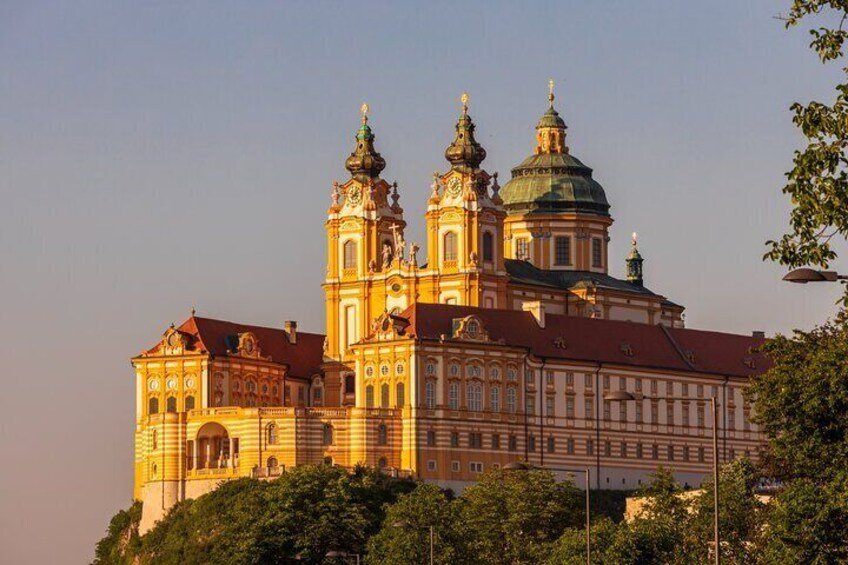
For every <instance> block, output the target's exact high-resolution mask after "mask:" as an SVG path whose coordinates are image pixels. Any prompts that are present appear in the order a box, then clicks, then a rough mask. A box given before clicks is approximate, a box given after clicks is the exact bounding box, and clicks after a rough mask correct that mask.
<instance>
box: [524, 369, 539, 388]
mask: <svg viewBox="0 0 848 565" xmlns="http://www.w3.org/2000/svg"><path fill="white" fill-rule="evenodd" d="M534 381H535V379H534V378H533V369H527V370H525V371H524V382H525V383H527V384H528V385H529V386H533V385H535V384H536V383H535V382H534Z"/></svg>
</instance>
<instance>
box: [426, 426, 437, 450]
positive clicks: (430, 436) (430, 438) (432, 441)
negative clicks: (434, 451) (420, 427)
mask: <svg viewBox="0 0 848 565" xmlns="http://www.w3.org/2000/svg"><path fill="white" fill-rule="evenodd" d="M435 446H436V432H434V431H433V430H427V447H435Z"/></svg>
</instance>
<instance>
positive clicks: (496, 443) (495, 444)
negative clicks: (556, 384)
mask: <svg viewBox="0 0 848 565" xmlns="http://www.w3.org/2000/svg"><path fill="white" fill-rule="evenodd" d="M500 448H501V436H500V435H499V434H492V449H500ZM719 490H721V489H719Z"/></svg>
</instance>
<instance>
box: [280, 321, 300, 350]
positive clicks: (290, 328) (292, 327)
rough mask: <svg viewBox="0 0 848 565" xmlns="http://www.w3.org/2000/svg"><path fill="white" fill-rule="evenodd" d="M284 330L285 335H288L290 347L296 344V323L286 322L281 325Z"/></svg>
mask: <svg viewBox="0 0 848 565" xmlns="http://www.w3.org/2000/svg"><path fill="white" fill-rule="evenodd" d="M283 326H284V327H285V329H286V333H287V334H289V343H291V344H292V345H294V344H296V343H297V322H295V321H294V320H286V321H285V324H284V325H283Z"/></svg>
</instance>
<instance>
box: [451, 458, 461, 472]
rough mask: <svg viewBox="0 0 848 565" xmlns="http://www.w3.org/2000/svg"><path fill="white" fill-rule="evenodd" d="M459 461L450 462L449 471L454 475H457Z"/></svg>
mask: <svg viewBox="0 0 848 565" xmlns="http://www.w3.org/2000/svg"><path fill="white" fill-rule="evenodd" d="M459 469H460V467H459V461H451V471H453V472H454V473H459Z"/></svg>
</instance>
